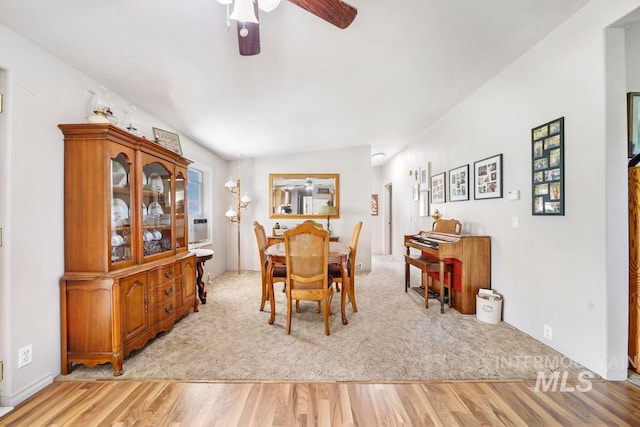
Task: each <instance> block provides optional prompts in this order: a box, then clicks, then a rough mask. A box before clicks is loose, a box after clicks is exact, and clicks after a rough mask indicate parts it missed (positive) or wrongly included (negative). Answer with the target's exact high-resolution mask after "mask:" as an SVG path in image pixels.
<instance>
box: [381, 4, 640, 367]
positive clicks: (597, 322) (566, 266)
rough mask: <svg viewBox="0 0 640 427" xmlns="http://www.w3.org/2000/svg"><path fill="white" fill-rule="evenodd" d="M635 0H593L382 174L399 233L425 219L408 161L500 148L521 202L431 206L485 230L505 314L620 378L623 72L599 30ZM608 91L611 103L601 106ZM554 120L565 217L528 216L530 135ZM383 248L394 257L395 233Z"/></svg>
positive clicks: (452, 161) (441, 164) (507, 186)
mask: <svg viewBox="0 0 640 427" xmlns="http://www.w3.org/2000/svg"><path fill="white" fill-rule="evenodd" d="M639 4H640V2H638V1H617V2H611V1H607V0H593V1H592V2H591V3H589V4H588V5H587V6H586V7H585V8H584V9H583V10H581V11H580V12H579V13H578V14H577V15H575V16H574V17H573V18H571V19H570V20H569V21H568V22H567V23H566V24H565V25H563V26H562V27H561V28H560V29H558V30H557V31H555V32H554V33H552V34H551V35H549V36H548V37H547V38H546V39H545V40H543V41H542V42H541V43H539V44H538V45H537V46H535V47H534V48H532V49H531V50H530V51H529V52H527V53H526V54H525V55H523V56H522V57H521V58H519V59H518V60H517V61H515V62H514V63H513V64H512V65H510V66H509V67H507V68H506V69H505V70H504V71H503V72H502V73H500V74H499V75H498V76H496V77H495V78H494V79H493V80H492V81H490V82H489V83H488V84H486V85H485V86H484V87H482V88H481V89H480V90H478V91H476V92H475V93H473V94H471V96H470V97H469V98H468V99H467V100H465V101H464V102H463V103H461V104H460V105H458V106H457V107H456V108H455V109H454V110H452V111H451V112H450V113H449V114H447V116H446V117H444V118H443V119H442V120H441V121H440V122H438V123H436V124H435V125H434V126H432V127H431V128H429V129H428V130H427V131H426V132H425V133H424V135H423V136H422V138H421V140H420V142H417V143H415V144H413V145H412V146H411V147H409V148H408V149H407V150H405V151H404V152H402V153H401V154H400V155H398V156H396V157H395V158H394V159H392V161H391V162H390V163H389V164H388V165H386V166H385V167H384V178H383V181H384V182H393V188H394V201H395V204H394V212H395V213H396V215H395V219H396V221H395V225H394V233H395V235H396V236H399V235H401V234H408V233H412V232H415V231H416V230H418V229H422V228H428V227H429V224H430V221H429V220H426V221H425V220H424V219H422V218H418V220H417V221H413V222H411V221H410V222H406V221H405V220H404V219H405V218H407V219H411V218H415V216H414V215H415V214H414V210H413V209H414V208H413V206H412V205H411V204H410V203H407V202H405V201H406V200H409V189H410V185H411V183H412V182H413V181H412V179H411V178H409V177H408V174H406V171H407V170H409V169H415V168H416V167H417V166H419V165H422V164H425V163H426V162H427V161H430V162H431V172H432V174H436V173H439V172H442V171H447V172H448V171H449V170H450V169H452V168H455V167H458V166H460V165H464V164H467V163H469V164H470V168H471V170H473V162H474V161H477V160H480V159H483V158H486V157H488V156H492V155H495V154H499V153H502V154H503V156H504V159H503V161H504V181H503V184H504V191H505V192H506V191H509V190H519V191H520V195H521V198H520V200H517V201H510V200H507V199H506V198H502V199H490V200H473V197H471V199H472V200H470V201H464V202H453V203H451V202H449V203H446V204H440V205H434V206H433V208H436V207H437V208H438V209H439V211H440V212H441V213H443V214H444V215H445V217H454V218H457V219H459V220H461V221H462V222H463V223H464V231H465V232H470V233H475V234H487V235H490V236H491V237H492V286H493V288H494V289H496V290H497V291H499V292H500V293H502V294H503V295H504V298H505V302H504V320H505V321H506V322H508V323H510V324H512V325H513V326H515V327H517V328H518V329H521V330H522V331H524V332H526V333H528V334H529V335H531V336H533V337H535V338H537V339H539V340H541V341H544V342H545V343H546V344H548V345H550V346H551V347H554V348H556V349H557V350H559V351H560V352H562V353H563V354H565V355H567V356H568V357H570V358H572V359H574V360H576V361H577V362H579V363H582V364H584V365H585V366H587V367H588V368H590V369H592V370H594V371H595V372H597V373H598V374H600V375H602V376H604V377H606V378H609V379H623V378H626V339H627V325H626V319H627V314H626V310H627V297H628V295H627V292H628V291H627V289H628V288H627V283H626V271H627V259H626V258H627V255H626V248H627V242H626V234H625V233H624V230H626V225H625V224H626V221H627V213H626V154H625V153H626V139H625V137H624V131H623V132H622V133H621V132H620V129H619V128H620V127H622V128H623V129H624V119H622V120H621V118H620V116H621V115H622V117H624V110H622V109H621V108H620V106H621V105H623V103H624V102H625V101H624V90H621V88H620V85H616V84H610V83H609V81H616V80H621V81H624V78H622V79H621V78H620V77H621V76H622V77H623V76H624V61H621V60H620V53H619V52H620V50H621V49H622V45H623V43H624V39H623V38H622V37H619V36H617V37H616V35H615V32H616V31H618V30H608V31H610V32H613V35H610V36H609V37H608V38H606V37H605V35H607V34H609V33H607V32H605V28H606V27H607V26H608V25H610V24H612V23H613V22H614V21H615V20H616V19H618V18H620V17H622V16H624V15H626V14H627V13H629V12H631V11H632V10H633V9H634V8H635V7H637V6H638V5H639ZM605 41H606V42H608V43H610V44H609V45H607V44H605ZM606 48H608V49H606ZM607 52H609V54H610V56H611V58H607V57H606V56H605V54H606V53H607ZM607 60H608V61H609V63H607V62H606V61H607ZM605 65H608V66H607V67H605ZM605 71H606V72H605ZM610 92H613V93H610ZM612 95H614V96H612ZM608 96H611V98H610V99H612V100H613V101H611V102H617V104H616V105H614V106H611V107H610V108H606V105H607V99H608V98H607V97H608ZM558 117H564V118H565V159H564V165H565V166H564V167H565V188H566V198H565V212H566V214H565V216H560V217H545V216H532V214H531V142H530V132H531V129H532V128H533V127H536V126H538V125H540V124H543V123H546V122H549V121H551V120H554V119H556V118H558ZM616 130H617V131H616ZM614 188H617V189H618V191H616V192H615V193H616V194H611V191H612V189H614ZM378 191H382V190H381V189H378ZM374 192H375V190H374ZM514 217H517V218H518V219H519V228H513V227H512V219H513V218H514ZM612 224H619V226H618V227H617V230H616V229H614V227H613V226H612ZM620 224H622V225H620ZM620 229H622V231H620ZM394 256H395V258H396V259H401V256H402V239H399V238H397V237H396V239H395V246H394ZM545 324H547V325H550V326H552V328H553V340H552V341H549V340H545V339H544V338H543V325H545Z"/></svg>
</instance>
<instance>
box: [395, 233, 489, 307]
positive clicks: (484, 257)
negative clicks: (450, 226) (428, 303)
mask: <svg viewBox="0 0 640 427" xmlns="http://www.w3.org/2000/svg"><path fill="white" fill-rule="evenodd" d="M404 246H405V247H406V254H407V256H412V257H414V259H415V258H416V257H417V258H421V257H422V258H428V259H431V260H433V262H445V263H449V264H453V285H452V287H453V288H454V292H455V298H454V299H453V308H455V309H456V310H458V311H459V312H460V313H462V314H474V313H475V312H476V299H475V298H476V295H477V293H478V289H480V288H485V289H490V288H491V239H490V237H488V236H475V235H469V234H466V235H457V234H448V233H441V232H437V231H421V232H420V233H418V234H410V235H406V236H404ZM412 249H413V250H414V253H413V254H412V252H411V250H412ZM415 250H417V251H420V252H419V253H416V252H415ZM410 265H412V264H411V263H410V262H408V261H407V259H406V258H405V292H406V291H407V290H408V289H410V288H411V285H410V272H409V267H410ZM413 265H415V264H413ZM433 278H434V279H435V280H434V282H438V285H437V286H436V285H435V283H434V286H433V287H434V289H432V291H436V292H438V291H439V290H441V289H443V288H442V287H441V286H440V284H439V281H440V280H442V278H441V277H440V275H439V274H438V275H437V276H435V277H433ZM422 285H423V286H424V285H426V284H425V283H422ZM423 291H424V294H425V297H426V294H427V290H426V289H424V290H423Z"/></svg>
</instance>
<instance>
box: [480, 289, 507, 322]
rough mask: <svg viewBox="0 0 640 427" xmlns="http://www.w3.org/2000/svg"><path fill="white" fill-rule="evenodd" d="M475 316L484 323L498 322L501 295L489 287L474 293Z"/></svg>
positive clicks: (500, 310)
mask: <svg viewBox="0 0 640 427" xmlns="http://www.w3.org/2000/svg"><path fill="white" fill-rule="evenodd" d="M476 318H477V319H478V320H480V321H482V322H486V323H494V324H495V323H500V319H501V318H502V295H500V294H498V293H495V292H494V291H492V290H489V289H480V291H479V292H478V295H476Z"/></svg>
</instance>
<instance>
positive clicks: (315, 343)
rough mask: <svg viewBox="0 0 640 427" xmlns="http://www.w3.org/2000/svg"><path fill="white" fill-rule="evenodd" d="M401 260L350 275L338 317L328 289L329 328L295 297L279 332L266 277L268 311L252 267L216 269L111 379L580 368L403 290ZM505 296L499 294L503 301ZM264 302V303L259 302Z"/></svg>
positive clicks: (530, 374)
mask: <svg viewBox="0 0 640 427" xmlns="http://www.w3.org/2000/svg"><path fill="white" fill-rule="evenodd" d="M403 275H404V265H403V264H400V263H397V262H393V261H389V260H388V258H386V257H376V258H375V259H374V264H373V270H372V271H371V272H370V273H362V274H358V275H357V276H356V289H357V291H356V292H357V301H358V309H359V312H358V313H353V312H352V311H351V308H350V306H349V308H348V309H347V316H348V319H349V324H348V325H343V324H342V322H341V320H340V294H336V297H334V300H333V305H332V310H333V315H332V316H331V335H330V336H326V335H324V329H323V322H322V315H321V314H317V313H316V312H315V310H316V304H315V303H311V302H306V303H303V304H302V307H301V309H302V313H299V314H295V313H294V315H293V320H292V329H291V335H286V334H285V332H284V325H285V315H284V309H285V298H284V293H282V292H281V289H282V285H281V284H276V309H277V314H276V321H275V324H274V325H269V324H268V323H267V319H268V318H269V313H268V311H264V312H260V311H259V303H260V273H259V272H243V273H242V274H237V273H235V272H229V273H225V274H224V275H222V276H220V277H218V278H217V279H215V280H214V281H213V283H212V284H211V285H208V286H207V292H208V302H207V304H206V305H201V306H200V312H199V313H192V314H190V315H188V316H187V317H186V318H184V319H182V320H181V321H180V322H178V323H177V324H176V325H175V327H174V329H173V330H172V331H170V332H168V333H165V334H162V335H160V336H158V337H157V338H156V339H155V340H153V341H152V342H150V343H149V345H148V346H147V347H145V348H144V349H142V350H140V351H137V352H134V353H133V354H132V355H130V356H129V357H128V358H127V359H125V361H124V374H123V375H122V376H120V377H117V378H120V379H181V380H203V381H214V380H265V381H269V380H275V381H280V380H288V381H291V380H294V381H295V380H300V381H331V380H335V381H377V382H380V381H398V380H478V379H487V380H496V379H535V378H536V376H537V373H538V372H539V371H544V372H545V373H546V375H547V376H548V375H549V374H550V373H551V372H553V371H560V372H569V374H570V375H571V376H572V377H575V376H576V375H577V374H578V373H579V372H581V371H582V370H583V368H582V367H580V366H578V365H577V364H575V363H574V362H572V361H571V360H569V359H567V358H564V357H563V356H562V355H561V354H559V353H557V352H556V351H554V350H552V349H550V348H549V347H547V346H545V345H544V344H542V343H540V342H539V341H536V340H535V339H533V338H531V337H529V336H528V335H526V334H524V333H522V332H519V331H518V330H516V329H515V328H513V327H511V326H509V325H508V324H506V323H504V322H502V323H500V324H497V325H492V324H487V323H483V322H481V321H479V320H477V319H476V317H475V316H473V315H461V314H459V313H458V312H456V311H455V310H446V311H445V314H440V310H439V303H437V301H435V300H432V302H433V303H432V304H430V308H429V309H428V310H426V309H424V307H423V304H424V300H423V299H422V298H421V297H419V296H418V295H416V294H415V293H413V292H412V291H409V293H405V292H404V285H403V282H404V278H403ZM508 303H509V302H508V301H505V304H508ZM267 308H268V305H267ZM112 374H113V371H112V369H111V365H102V366H97V367H93V368H86V367H84V366H78V367H76V369H74V371H73V372H72V373H71V374H70V375H68V376H65V377H64V378H68V379H80V378H114V377H113V375H112Z"/></svg>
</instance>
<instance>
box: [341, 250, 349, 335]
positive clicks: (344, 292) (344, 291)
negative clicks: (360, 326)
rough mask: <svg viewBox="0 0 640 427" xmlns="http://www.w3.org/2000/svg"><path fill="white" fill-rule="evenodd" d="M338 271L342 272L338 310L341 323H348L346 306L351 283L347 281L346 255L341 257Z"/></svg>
mask: <svg viewBox="0 0 640 427" xmlns="http://www.w3.org/2000/svg"><path fill="white" fill-rule="evenodd" d="M340 273H341V274H342V292H340V311H341V314H342V324H343V325H348V324H349V321H348V320H347V313H346V306H347V294H348V295H349V298H351V284H350V282H349V275H348V273H347V257H342V262H341V263H340Z"/></svg>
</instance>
